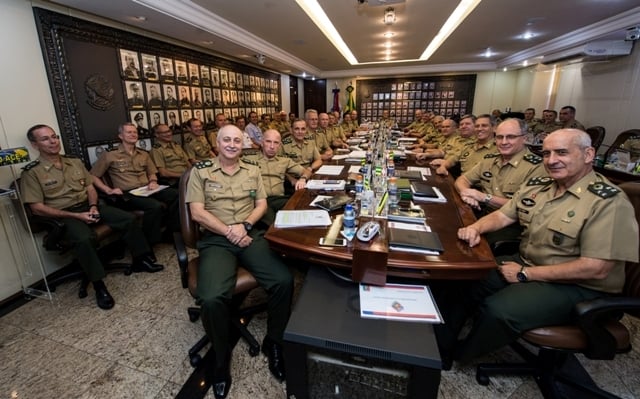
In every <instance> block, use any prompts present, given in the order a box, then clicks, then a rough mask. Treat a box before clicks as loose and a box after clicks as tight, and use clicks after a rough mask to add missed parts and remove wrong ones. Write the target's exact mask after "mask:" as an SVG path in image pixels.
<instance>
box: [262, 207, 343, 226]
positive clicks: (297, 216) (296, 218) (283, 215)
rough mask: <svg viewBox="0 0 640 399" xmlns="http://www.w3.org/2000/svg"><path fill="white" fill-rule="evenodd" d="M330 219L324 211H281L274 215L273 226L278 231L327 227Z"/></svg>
mask: <svg viewBox="0 0 640 399" xmlns="http://www.w3.org/2000/svg"><path fill="white" fill-rule="evenodd" d="M330 224H331V218H330V217H329V212H327V211H325V210H301V211H283V210H280V211H278V213H276V221H275V223H274V226H275V227H277V228H280V229H284V228H290V227H317V226H329V225H330Z"/></svg>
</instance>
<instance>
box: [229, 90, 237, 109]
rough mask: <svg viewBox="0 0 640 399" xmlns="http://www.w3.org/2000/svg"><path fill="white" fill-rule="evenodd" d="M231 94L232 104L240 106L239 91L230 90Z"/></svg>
mask: <svg viewBox="0 0 640 399" xmlns="http://www.w3.org/2000/svg"><path fill="white" fill-rule="evenodd" d="M229 94H230V96H231V105H233V106H234V107H237V106H238V92H237V91H235V90H229Z"/></svg>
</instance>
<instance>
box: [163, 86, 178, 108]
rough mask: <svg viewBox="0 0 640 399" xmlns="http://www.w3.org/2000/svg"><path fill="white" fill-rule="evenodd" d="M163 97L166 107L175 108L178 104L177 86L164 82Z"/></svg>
mask: <svg viewBox="0 0 640 399" xmlns="http://www.w3.org/2000/svg"><path fill="white" fill-rule="evenodd" d="M162 86H163V91H162V93H163V98H164V106H165V108H175V107H177V106H178V99H177V98H176V86H175V85H172V84H163V85H162Z"/></svg>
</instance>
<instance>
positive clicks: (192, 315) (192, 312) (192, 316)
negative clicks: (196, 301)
mask: <svg viewBox="0 0 640 399" xmlns="http://www.w3.org/2000/svg"><path fill="white" fill-rule="evenodd" d="M187 313H189V321H191V322H192V323H195V322H196V321H197V320H198V319H199V318H200V310H199V309H187Z"/></svg>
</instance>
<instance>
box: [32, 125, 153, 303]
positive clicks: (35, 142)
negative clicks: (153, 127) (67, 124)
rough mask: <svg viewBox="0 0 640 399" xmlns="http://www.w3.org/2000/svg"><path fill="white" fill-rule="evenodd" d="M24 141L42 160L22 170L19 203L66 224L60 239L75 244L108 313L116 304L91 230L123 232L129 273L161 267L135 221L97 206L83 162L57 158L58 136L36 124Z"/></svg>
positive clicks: (91, 181)
mask: <svg viewBox="0 0 640 399" xmlns="http://www.w3.org/2000/svg"><path fill="white" fill-rule="evenodd" d="M134 130H135V128H134ZM27 138H28V139H29V141H30V142H31V145H32V146H33V148H35V149H36V150H38V151H39V152H40V157H39V158H38V159H37V160H35V161H33V162H31V163H30V164H28V165H27V166H25V167H24V171H23V172H22V177H21V180H20V186H21V187H20V189H21V192H22V196H23V198H22V199H23V201H24V203H25V204H27V205H29V207H30V208H31V211H32V212H33V213H34V214H35V215H40V216H45V217H51V218H56V219H61V220H62V221H63V222H64V224H65V227H66V229H65V232H64V234H65V235H66V237H67V238H68V240H69V241H70V242H72V243H73V248H72V251H73V254H74V256H75V258H76V259H77V260H78V263H79V264H80V266H81V267H82V269H83V270H84V272H85V274H86V275H87V278H88V279H89V281H91V282H92V284H93V287H94V289H95V292H96V302H97V304H98V307H100V308H101V309H111V308H112V307H113V306H114V304H115V301H114V300H113V297H112V296H111V294H110V293H109V291H108V290H107V287H106V285H105V284H104V282H103V281H102V279H103V278H104V276H105V271H104V266H103V265H102V262H101V261H100V258H99V257H98V254H97V252H96V246H95V245H96V243H95V235H94V233H93V232H92V230H91V228H90V227H89V226H90V225H93V224H95V223H106V224H107V225H108V226H109V227H111V228H112V229H114V230H116V231H120V232H122V233H123V235H124V236H123V239H124V242H125V243H126V244H127V245H128V247H129V250H130V251H131V255H132V257H133V263H132V266H131V268H132V271H134V272H141V271H146V272H150V273H153V272H158V271H160V270H162V269H163V268H164V267H163V266H162V265H157V264H154V262H153V261H152V260H151V259H150V257H151V256H152V253H151V249H150V248H149V245H148V244H147V242H146V240H145V238H144V235H143V234H142V231H140V229H139V227H138V225H137V224H136V222H135V217H134V216H133V215H132V214H130V213H128V212H124V211H122V210H120V209H117V208H114V207H111V206H108V205H106V204H101V203H99V201H98V193H97V192H96V189H95V187H94V186H93V176H91V174H89V172H88V171H87V169H86V168H85V167H84V164H83V163H82V161H81V160H80V159H77V158H72V157H70V156H66V155H60V149H61V146H60V137H59V136H58V135H57V134H56V133H55V132H54V131H53V129H52V128H51V127H49V126H47V125H35V126H33V127H31V128H30V129H29V130H28V132H27Z"/></svg>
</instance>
